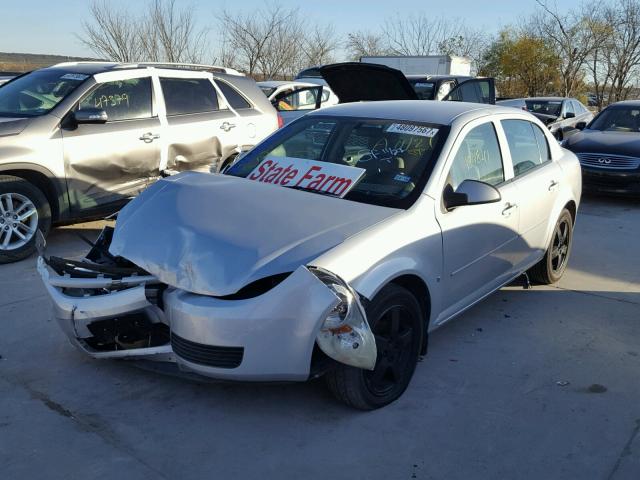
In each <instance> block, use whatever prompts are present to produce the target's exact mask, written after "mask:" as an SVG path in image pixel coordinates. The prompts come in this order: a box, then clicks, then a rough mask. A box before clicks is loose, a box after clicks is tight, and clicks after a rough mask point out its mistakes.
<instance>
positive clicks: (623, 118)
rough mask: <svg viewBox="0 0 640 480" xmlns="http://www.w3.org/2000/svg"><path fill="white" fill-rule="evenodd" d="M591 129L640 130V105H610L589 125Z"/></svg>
mask: <svg viewBox="0 0 640 480" xmlns="http://www.w3.org/2000/svg"><path fill="white" fill-rule="evenodd" d="M589 129H590V130H602V131H612V132H640V107H627V106H620V107H609V108H606V109H605V110H603V111H602V113H600V115H598V116H597V117H596V118H595V119H594V120H593V122H591V124H590V125H589Z"/></svg>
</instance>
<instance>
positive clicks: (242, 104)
mask: <svg viewBox="0 0 640 480" xmlns="http://www.w3.org/2000/svg"><path fill="white" fill-rule="evenodd" d="M214 81H215V82H216V85H218V88H219V89H220V91H221V92H222V94H223V95H224V97H225V98H226V99H227V102H228V103H229V105H230V106H231V108H233V109H234V110H239V109H242V108H251V104H250V103H249V102H248V101H247V99H246V98H244V97H243V96H242V94H241V93H240V92H238V91H237V90H236V89H235V88H233V87H232V86H231V85H229V84H228V83H226V82H222V81H220V80H214Z"/></svg>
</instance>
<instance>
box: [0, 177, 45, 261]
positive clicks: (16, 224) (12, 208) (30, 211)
mask: <svg viewBox="0 0 640 480" xmlns="http://www.w3.org/2000/svg"><path fill="white" fill-rule="evenodd" d="M49 228H51V207H50V206H49V202H48V201H47V198H46V197H45V196H44V194H43V193H42V192H41V191H40V189H39V188H37V187H35V186H34V185H33V184H31V183H29V182H28V181H26V180H24V179H23V178H19V177H14V176H11V175H0V263H10V262H16V261H18V260H22V259H23V258H26V257H28V256H29V255H31V254H32V253H33V252H34V251H35V249H36V246H35V243H36V232H37V231H38V229H39V230H41V231H42V233H43V234H44V235H46V234H47V233H48V232H49Z"/></svg>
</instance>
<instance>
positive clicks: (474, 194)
mask: <svg viewBox="0 0 640 480" xmlns="http://www.w3.org/2000/svg"><path fill="white" fill-rule="evenodd" d="M443 199H444V206H445V208H446V209H447V210H450V209H452V208H455V207H462V206H465V205H483V204H485V203H495V202H499V201H500V200H501V199H502V196H501V195H500V192H499V191H498V189H497V188H496V187H494V186H493V185H489V184H488V183H485V182H480V181H478V180H465V181H464V182H462V183H461V184H460V185H458V188H457V189H456V190H455V191H454V190H453V188H452V187H451V185H447V188H446V189H445V191H444V198H443Z"/></svg>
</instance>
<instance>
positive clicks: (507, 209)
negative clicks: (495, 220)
mask: <svg viewBox="0 0 640 480" xmlns="http://www.w3.org/2000/svg"><path fill="white" fill-rule="evenodd" d="M517 206H518V205H516V204H515V203H506V204H505V206H504V209H503V210H502V215H504V216H505V217H509V216H511V210H513V209H514V208H516V207H517Z"/></svg>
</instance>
